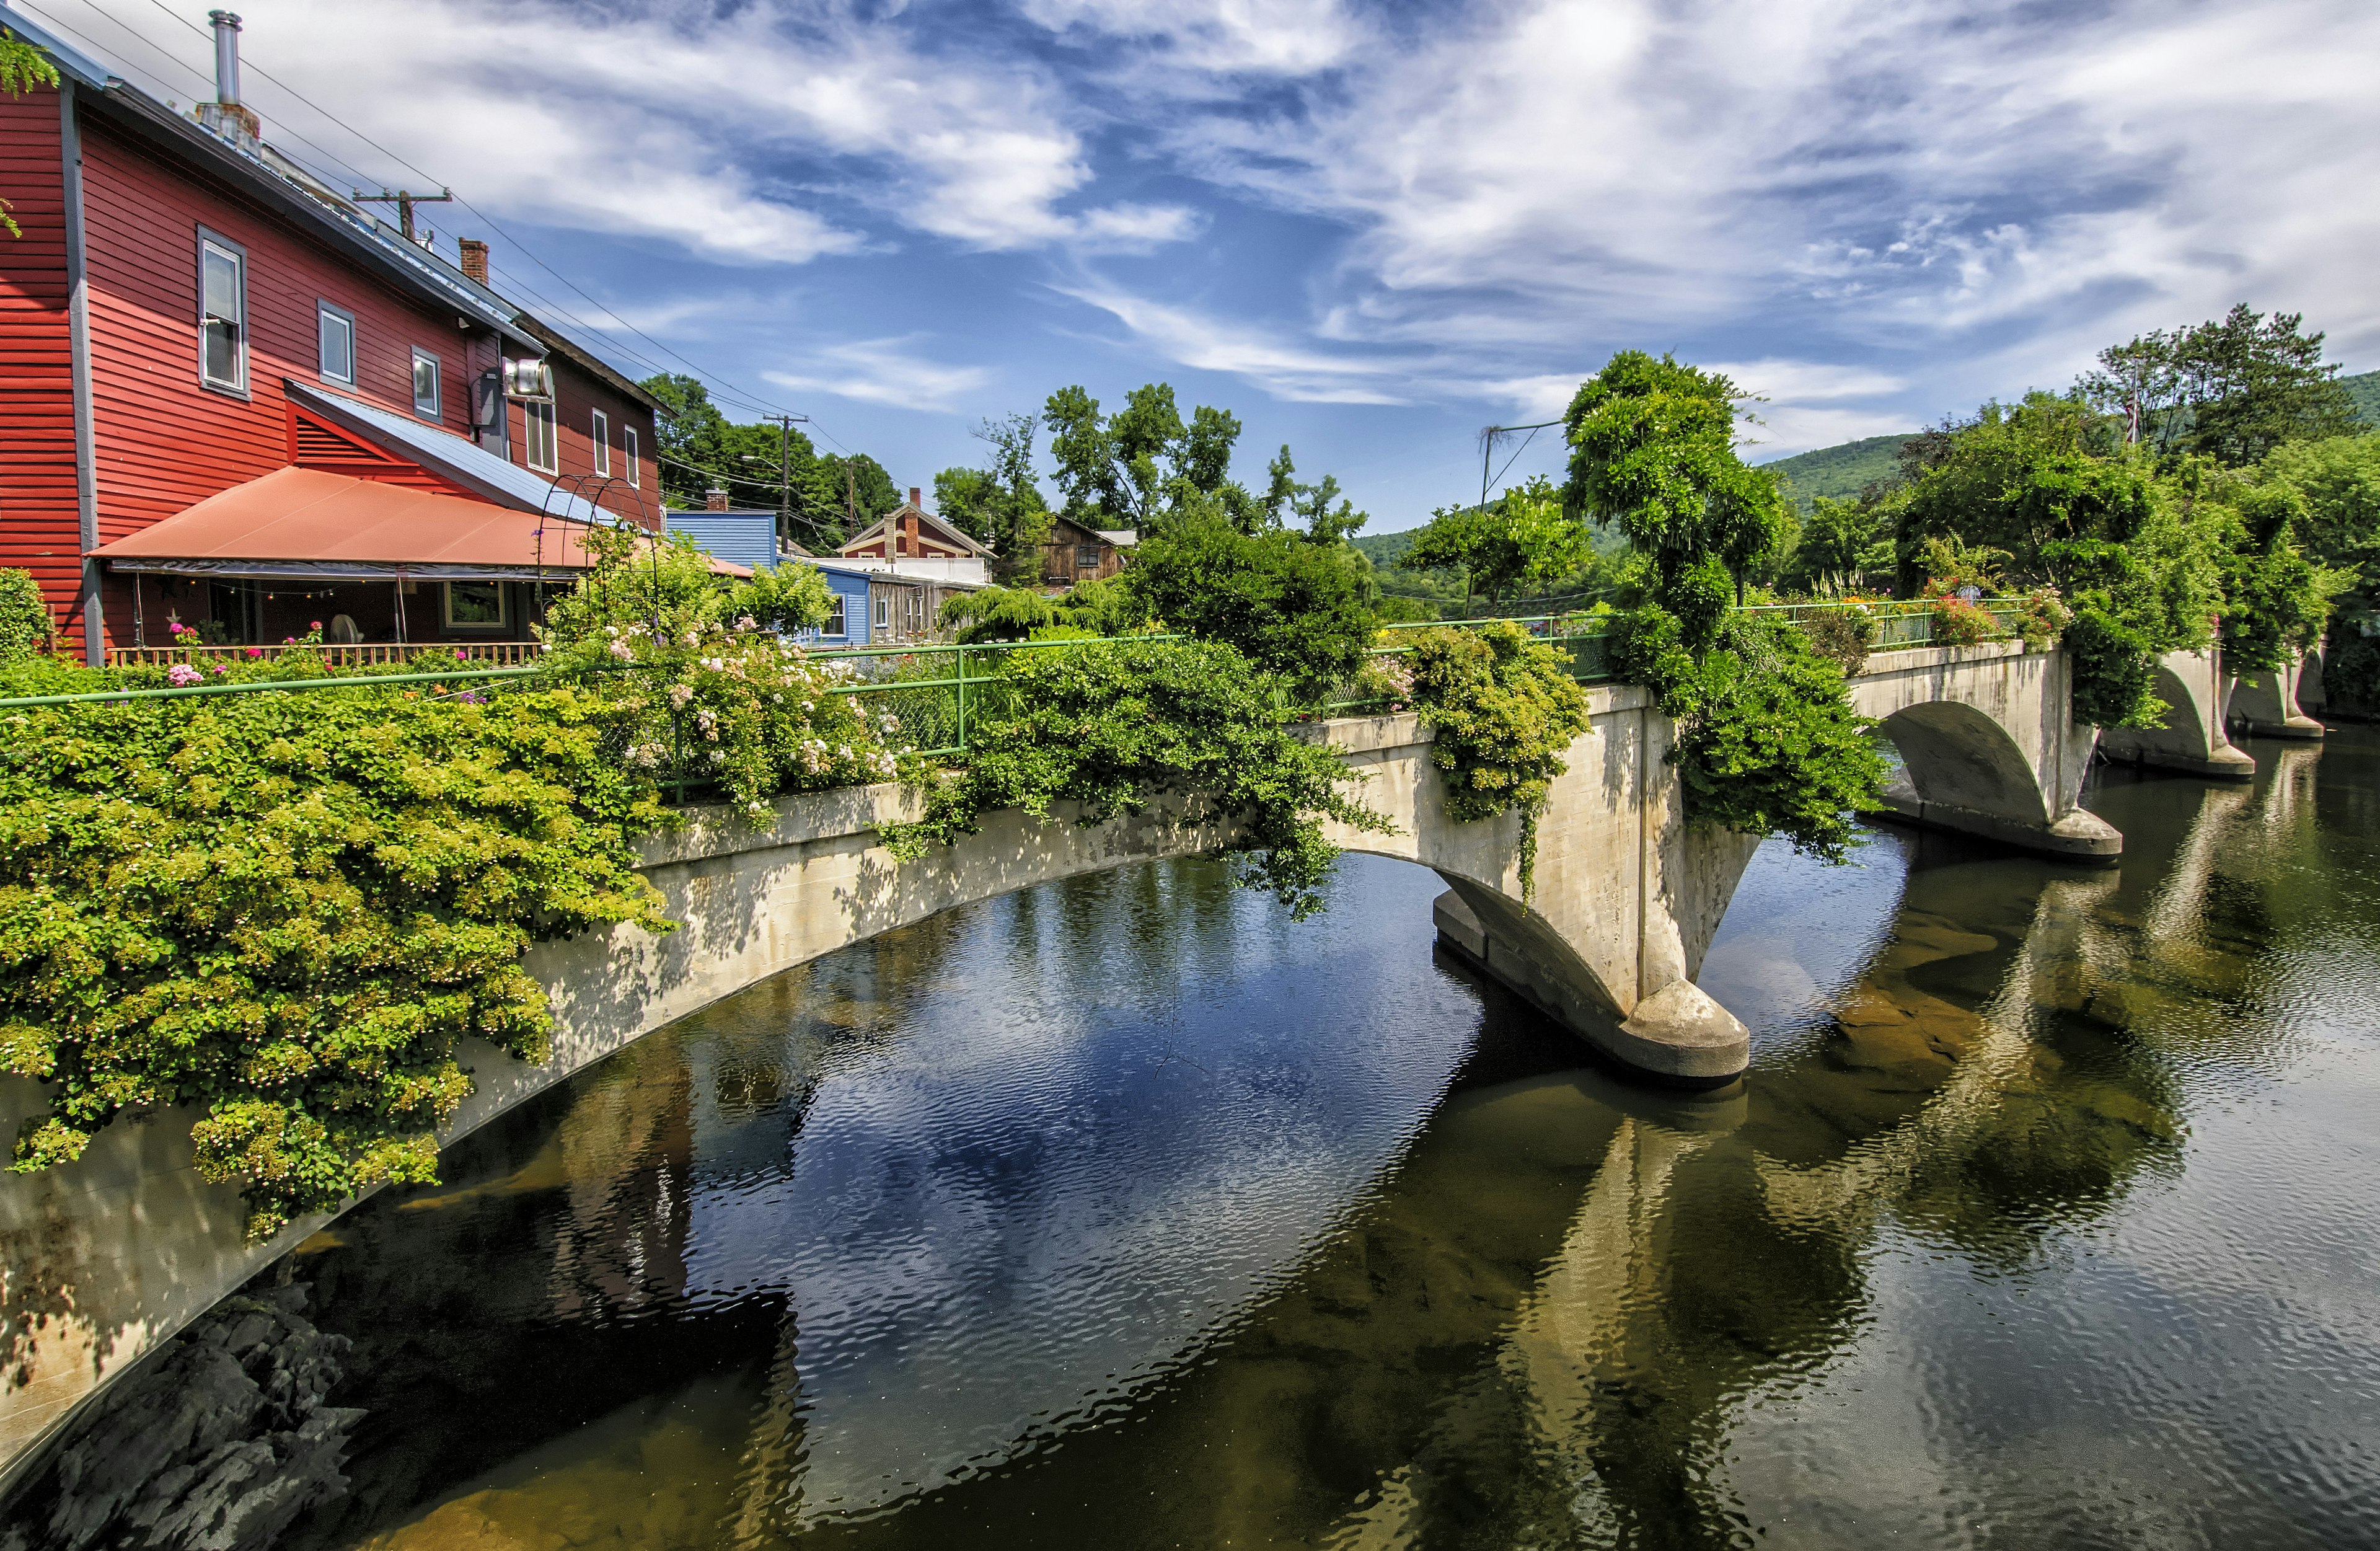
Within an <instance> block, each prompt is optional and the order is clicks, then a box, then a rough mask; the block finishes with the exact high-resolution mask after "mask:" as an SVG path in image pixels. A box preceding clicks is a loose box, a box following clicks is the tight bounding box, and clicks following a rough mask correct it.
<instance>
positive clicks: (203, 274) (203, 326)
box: [198, 226, 248, 398]
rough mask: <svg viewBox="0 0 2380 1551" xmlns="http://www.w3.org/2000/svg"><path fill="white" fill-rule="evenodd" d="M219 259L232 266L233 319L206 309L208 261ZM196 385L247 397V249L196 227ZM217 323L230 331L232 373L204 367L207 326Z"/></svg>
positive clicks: (202, 227)
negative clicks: (217, 372)
mask: <svg viewBox="0 0 2380 1551" xmlns="http://www.w3.org/2000/svg"><path fill="white" fill-rule="evenodd" d="M210 257H212V258H220V259H222V260H223V261H225V263H229V264H230V265H231V266H232V274H233V276H234V278H233V282H232V284H233V287H234V289H235V290H237V293H238V294H237V296H235V297H233V298H232V306H233V307H234V308H235V309H236V310H237V311H238V314H239V315H238V316H237V317H236V318H225V317H223V316H222V315H221V314H220V313H216V312H211V311H208V310H207V260H208V259H209V258H210ZM198 260H199V306H198V322H199V385H200V386H201V387H208V388H212V389H213V390H214V391H215V392H217V393H228V394H233V395H236V396H237V397H241V398H245V397H248V250H247V249H246V248H244V247H242V246H240V245H239V244H238V243H237V242H234V241H233V240H232V239H231V238H227V237H224V236H221V235H220V234H218V233H215V232H211V231H209V230H208V229H207V228H206V227H204V226H200V228H199V252H198ZM213 322H220V323H224V324H229V325H230V327H231V330H232V375H231V376H230V377H229V378H223V377H218V376H215V375H214V374H213V373H212V372H209V371H208V370H207V337H208V336H207V326H208V324H210V323H213Z"/></svg>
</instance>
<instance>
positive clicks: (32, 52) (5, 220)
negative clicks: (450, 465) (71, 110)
mask: <svg viewBox="0 0 2380 1551" xmlns="http://www.w3.org/2000/svg"><path fill="white" fill-rule="evenodd" d="M57 83H58V67H56V66H55V65H53V64H51V63H50V56H49V55H47V54H45V53H43V52H42V50H41V49H40V48H39V47H38V46H36V45H35V44H32V43H27V42H25V40H24V39H22V38H19V37H18V36H17V34H16V33H14V32H11V31H8V30H7V29H6V28H5V27H0V92H6V93H8V95H9V96H11V97H21V96H23V95H24V94H25V93H26V92H30V91H31V90H32V89H33V88H34V87H36V86H55V85H57ZM0 231H6V233H7V234H8V235H9V236H10V237H22V236H24V235H25V234H24V232H23V230H22V229H20V228H19V227H18V225H17V222H16V220H15V218H14V217H12V216H11V215H10V214H8V202H7V201H6V200H5V199H0Z"/></svg>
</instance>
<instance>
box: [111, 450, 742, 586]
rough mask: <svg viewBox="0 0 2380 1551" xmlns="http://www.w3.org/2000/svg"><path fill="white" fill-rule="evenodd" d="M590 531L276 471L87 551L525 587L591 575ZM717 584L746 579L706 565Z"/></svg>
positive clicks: (129, 564) (327, 576)
mask: <svg viewBox="0 0 2380 1551" xmlns="http://www.w3.org/2000/svg"><path fill="white" fill-rule="evenodd" d="M588 531H589V530H588V526H587V524H585V523H583V522H573V521H570V520H569V519H566V518H561V517H540V516H539V515H538V514H536V513H535V512H523V511H514V510H512V509H511V508H509V507H499V506H494V505H492V504H490V503H488V502H485V501H474V500H470V499H468V498H466V497H464V496H460V495H438V494H435V493H433V492H431V491H426V490H415V489H410V488H407V487H406V486H404V485H397V484H389V483H386V482H382V481H378V480H368V479H358V478H355V477H354V476H352V475H347V474H334V473H329V472H326V471H324V470H320V469H279V470H274V471H273V472H272V473H270V474H266V475H263V476H262V477H261V478H259V479H252V480H250V481H249V482H247V483H246V484H236V485H234V486H232V487H231V488H230V489H229V490H226V491H223V492H221V493H220V494H218V495H210V496H208V497H207V498H206V499H205V500H203V501H200V503H199V504H198V505H197V506H194V507H189V508H188V509H187V510H184V511H180V512H176V514H175V515H174V516H172V517H169V518H167V519H164V521H162V522H157V523H152V524H151V525H150V526H149V527H146V528H143V529H142V530H140V531H139V532H137V533H134V534H131V535H130V536H128V537H126V538H121V539H118V540H116V541H115V543H110V544H103V545H102V546H101V547H100V548H99V549H97V550H95V551H93V553H94V554H95V555H96V556H98V557H99V558H100V559H102V560H104V561H106V562H107V565H108V568H109V569H111V570H118V571H136V570H137V571H171V572H173V573H175V574H176V575H185V576H193V575H212V576H251V577H286V578H293V579H296V578H308V579H315V580H342V579H349V578H370V577H420V578H425V579H432V578H443V579H445V580H531V579H533V578H536V577H540V576H546V577H552V576H553V575H554V574H555V573H556V572H576V571H583V570H587V569H589V568H591V567H592V566H593V565H594V560H593V558H592V557H591V556H589V554H588V553H587V544H586V536H587V533H588ZM710 566H711V569H712V570H714V571H717V572H719V573H721V574H722V575H728V576H749V575H751V574H752V573H751V572H750V571H748V570H747V569H745V568H743V567H740V566H731V565H728V564H727V563H726V562H725V561H722V560H716V559H714V560H712V561H711V562H710Z"/></svg>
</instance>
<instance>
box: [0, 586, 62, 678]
mask: <svg viewBox="0 0 2380 1551" xmlns="http://www.w3.org/2000/svg"><path fill="white" fill-rule="evenodd" d="M51 629H53V626H52V623H51V620H50V606H49V605H48V604H47V603H46V602H45V601H43V599H42V584H41V583H40V582H38V581H36V580H33V573H32V572H30V571H20V570H17V569H15V568H11V567H6V566H0V664H6V663H14V662H18V661H21V660H23V659H24V658H26V657H30V656H31V655H32V654H33V653H34V652H35V651H36V650H38V649H39V648H40V646H41V644H42V641H45V640H47V639H48V638H49V635H50V632H51ZM34 692H39V691H34Z"/></svg>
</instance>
